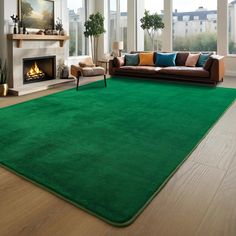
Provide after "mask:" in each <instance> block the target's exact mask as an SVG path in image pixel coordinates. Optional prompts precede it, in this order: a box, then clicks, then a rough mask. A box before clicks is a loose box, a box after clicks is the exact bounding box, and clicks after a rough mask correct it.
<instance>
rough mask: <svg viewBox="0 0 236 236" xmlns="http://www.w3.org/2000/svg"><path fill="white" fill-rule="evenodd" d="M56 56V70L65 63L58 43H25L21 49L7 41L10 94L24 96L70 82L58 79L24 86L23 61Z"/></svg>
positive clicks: (63, 54) (62, 48)
mask: <svg viewBox="0 0 236 236" xmlns="http://www.w3.org/2000/svg"><path fill="white" fill-rule="evenodd" d="M45 56H56V68H57V67H58V65H59V64H61V63H62V62H64V61H65V59H64V58H65V49H64V47H60V46H59V44H58V42H53V41H52V42H51V41H46V42H45V41H25V42H24V46H23V47H22V48H17V45H16V42H14V41H10V40H8V68H9V73H10V74H9V87H10V93H12V94H14V95H25V94H28V93H32V92H37V91H41V90H45V89H48V88H49V87H51V86H53V85H56V84H60V83H66V82H71V81H73V79H70V80H61V79H59V78H58V76H57V78H56V79H54V80H50V81H42V82H38V83H31V84H24V80H23V59H25V58H33V57H45Z"/></svg>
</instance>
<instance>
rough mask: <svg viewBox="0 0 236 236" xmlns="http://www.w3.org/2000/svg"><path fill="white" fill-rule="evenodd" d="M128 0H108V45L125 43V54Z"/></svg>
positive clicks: (110, 48) (125, 46) (125, 47)
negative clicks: (119, 42) (118, 42)
mask: <svg viewBox="0 0 236 236" xmlns="http://www.w3.org/2000/svg"><path fill="white" fill-rule="evenodd" d="M127 4H128V2H127V0H108V34H109V35H108V43H109V50H110V51H112V43H113V42H115V41H123V43H124V49H123V51H124V52H127V25H128V24H127V20H128V17H127Z"/></svg>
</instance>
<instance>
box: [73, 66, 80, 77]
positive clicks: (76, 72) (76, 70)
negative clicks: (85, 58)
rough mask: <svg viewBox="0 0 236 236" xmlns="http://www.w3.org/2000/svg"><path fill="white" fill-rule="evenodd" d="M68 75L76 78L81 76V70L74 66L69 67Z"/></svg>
mask: <svg viewBox="0 0 236 236" xmlns="http://www.w3.org/2000/svg"><path fill="white" fill-rule="evenodd" d="M70 73H71V75H73V76H75V77H76V78H78V77H80V76H81V68H80V67H79V66H76V65H71V67H70Z"/></svg>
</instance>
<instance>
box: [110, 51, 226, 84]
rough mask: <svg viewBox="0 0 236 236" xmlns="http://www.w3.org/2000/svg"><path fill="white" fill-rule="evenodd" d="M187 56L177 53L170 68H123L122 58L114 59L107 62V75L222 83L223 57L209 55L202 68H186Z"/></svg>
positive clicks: (123, 59)
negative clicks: (173, 64) (174, 63)
mask: <svg viewBox="0 0 236 236" xmlns="http://www.w3.org/2000/svg"><path fill="white" fill-rule="evenodd" d="M132 53H134V52H132ZM137 53H138V52H137ZM188 54H189V53H187V52H178V53H177V56H176V61H175V62H176V66H171V67H155V66H125V58H124V57H119V58H114V59H113V60H110V61H109V73H110V75H114V76H130V77H142V78H155V79H168V80H181V81H193V82H202V83H209V84H214V85H216V84H217V83H218V82H221V81H223V78H224V73H225V66H224V57H223V56H219V55H211V56H210V57H209V58H208V60H207V62H206V63H205V64H204V66H203V67H186V66H185V62H186V60H187V57H188Z"/></svg>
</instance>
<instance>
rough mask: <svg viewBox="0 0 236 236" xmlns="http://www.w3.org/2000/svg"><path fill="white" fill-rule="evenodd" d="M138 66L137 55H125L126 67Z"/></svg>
mask: <svg viewBox="0 0 236 236" xmlns="http://www.w3.org/2000/svg"><path fill="white" fill-rule="evenodd" d="M138 64H139V55H138V54H137V53H136V54H126V55H125V65H126V66H137V65H138Z"/></svg>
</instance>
